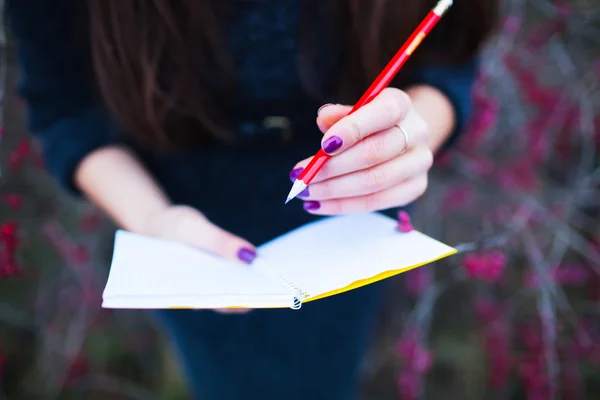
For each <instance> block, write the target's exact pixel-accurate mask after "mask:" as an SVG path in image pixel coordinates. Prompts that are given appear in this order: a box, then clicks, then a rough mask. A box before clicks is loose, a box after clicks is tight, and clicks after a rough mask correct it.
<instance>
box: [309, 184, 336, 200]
mask: <svg viewBox="0 0 600 400" xmlns="http://www.w3.org/2000/svg"><path fill="white" fill-rule="evenodd" d="M317 185H318V186H317ZM317 185H315V186H317V187H316V188H315V190H314V192H313V193H317V194H318V195H319V197H320V198H322V199H331V198H332V197H333V194H334V192H335V190H334V188H332V185H331V182H322V183H319V184H317Z"/></svg>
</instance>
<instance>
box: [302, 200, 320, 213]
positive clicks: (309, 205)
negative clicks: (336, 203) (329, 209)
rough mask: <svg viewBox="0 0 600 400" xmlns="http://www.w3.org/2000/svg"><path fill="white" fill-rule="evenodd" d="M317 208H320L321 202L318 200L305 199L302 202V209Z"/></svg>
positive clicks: (313, 209)
mask: <svg viewBox="0 0 600 400" xmlns="http://www.w3.org/2000/svg"><path fill="white" fill-rule="evenodd" d="M319 208H321V203H319V202H318V201H305V202H304V209H305V210H306V211H315V210H318V209H319Z"/></svg>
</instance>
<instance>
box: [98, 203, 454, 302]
mask: <svg viewBox="0 0 600 400" xmlns="http://www.w3.org/2000/svg"><path fill="white" fill-rule="evenodd" d="M455 252H456V250H455V249H453V248H451V247H449V246H447V245H445V244H443V243H440V242H438V241H437V240H434V239H432V238H430V237H428V236H426V235H424V234H422V233H420V232H418V231H412V232H409V233H402V232H399V231H398V230H396V221H395V220H393V219H391V218H388V217H386V216H384V215H382V214H378V213H366V214H354V215H346V216H340V217H330V218H325V219H321V220H319V221H317V222H313V223H310V224H307V225H305V226H302V227H300V228H298V229H296V230H293V231H291V232H289V233H287V234H285V235H283V236H280V237H278V238H276V239H274V240H272V241H270V242H268V243H266V244H264V245H262V246H260V247H259V248H258V255H259V256H258V257H257V259H256V260H255V261H254V263H253V264H252V265H250V266H248V265H244V264H241V263H236V262H229V261H225V260H223V259H221V258H218V257H215V256H213V255H211V254H208V253H206V252H203V251H200V250H197V249H194V248H191V247H188V246H185V245H181V244H178V243H171V242H167V241H164V240H160V239H155V238H149V237H145V236H140V235H137V234H133V233H130V232H125V231H118V232H117V234H116V239H115V248H114V254H113V260H112V266H111V269H110V274H109V277H108V282H107V285H106V288H105V290H104V294H103V298H104V301H103V307H105V308H154V309H157V308H227V307H247V308H287V307H290V308H294V309H297V308H300V306H301V304H302V303H306V302H309V301H313V300H317V299H322V298H324V297H327V296H332V295H335V294H338V293H342V292H345V291H348V290H352V289H356V288H358V287H361V286H364V285H367V284H370V283H373V282H376V281H379V280H382V279H385V278H388V277H391V276H393V275H396V274H399V273H402V272H405V271H408V270H410V269H412V268H416V267H419V266H421V265H424V264H428V263H430V262H432V261H435V260H438V259H440V258H443V257H446V256H449V255H451V254H453V253H455Z"/></svg>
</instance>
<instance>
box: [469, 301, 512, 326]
mask: <svg viewBox="0 0 600 400" xmlns="http://www.w3.org/2000/svg"><path fill="white" fill-rule="evenodd" d="M473 311H474V313H475V316H476V317H477V319H479V321H480V322H481V323H482V324H484V325H487V324H490V323H491V322H493V321H495V320H496V319H498V318H499V317H500V316H501V315H502V314H503V313H504V311H505V307H504V306H502V305H501V304H500V303H498V302H495V301H493V300H490V299H486V298H478V299H477V300H475V302H474V304H473Z"/></svg>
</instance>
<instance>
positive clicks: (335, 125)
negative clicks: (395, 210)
mask: <svg viewBox="0 0 600 400" xmlns="http://www.w3.org/2000/svg"><path fill="white" fill-rule="evenodd" d="M451 5H452V0H441V1H439V2H438V4H437V5H436V6H435V7H434V9H433V10H431V12H430V13H429V14H428V15H427V17H426V18H425V19H424V20H423V22H422V23H421V24H420V25H419V26H418V27H417V29H416V30H415V31H414V33H413V34H412V35H411V37H410V38H409V39H408V40H407V41H406V43H405V44H404V45H403V46H402V47H401V48H400V50H399V51H398V52H397V53H396V55H395V56H394V58H393V59H392V60H391V61H390V62H389V64H388V65H387V66H386V67H385V69H384V70H383V71H382V72H381V74H380V75H379V76H378V78H377V79H376V80H375V82H373V84H372V85H371V86H370V87H369V89H368V90H367V91H366V92H365V94H364V95H363V96H362V98H361V99H360V100H359V101H358V102H357V103H356V104H355V105H354V107H347V106H341V105H326V106H324V107H322V108H321V109H320V110H319V115H318V118H317V123H318V125H319V128H320V129H321V130H322V131H323V133H324V137H323V140H322V143H321V149H320V150H319V152H318V153H317V154H316V155H315V156H314V157H311V158H310V159H307V160H304V161H301V162H299V163H298V164H297V165H296V166H295V167H294V169H293V171H292V172H291V174H290V178H291V179H292V181H294V185H293V186H292V189H291V191H290V194H289V195H288V199H287V201H290V200H291V199H293V198H295V197H296V196H298V197H299V198H301V199H302V200H304V208H305V209H306V210H307V211H309V212H311V213H314V214H322V215H333V214H345V213H352V212H364V211H375V210H381V209H387V208H392V207H397V206H403V205H405V204H408V203H410V202H412V201H413V200H415V199H416V198H417V197H419V196H420V195H421V194H422V193H423V192H424V191H425V189H426V188H427V173H428V171H429V168H430V167H431V164H432V162H433V154H432V150H431V147H430V145H429V141H428V128H427V123H426V122H425V121H424V120H423V118H421V116H420V115H419V114H418V113H417V112H416V111H415V110H414V108H413V106H412V102H411V99H410V97H409V96H408V95H407V94H406V93H404V92H403V91H401V90H398V89H394V88H387V86H388V85H389V84H390V82H391V81H392V80H393V78H394V77H395V76H396V74H397V73H398V71H399V70H400V68H401V67H402V66H403V65H404V64H405V63H406V61H407V60H408V58H409V57H410V55H411V54H412V53H413V51H415V49H416V48H417V47H418V45H419V44H420V43H421V41H422V40H423V39H424V38H425V36H426V35H427V34H428V33H429V32H430V31H431V29H432V28H433V27H434V26H435V24H436V23H437V22H438V21H439V20H440V18H441V17H442V15H443V14H444V13H445V12H446V11H447V10H448V9H449V8H450V6H451ZM309 184H310V188H308V185H309Z"/></svg>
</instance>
